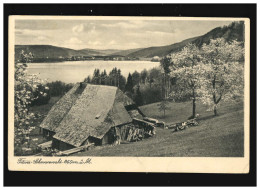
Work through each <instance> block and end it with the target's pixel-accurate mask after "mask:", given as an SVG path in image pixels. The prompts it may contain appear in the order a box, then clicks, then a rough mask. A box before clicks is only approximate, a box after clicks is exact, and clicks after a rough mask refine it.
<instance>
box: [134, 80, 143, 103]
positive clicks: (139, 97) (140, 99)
mask: <svg viewBox="0 0 260 190" xmlns="http://www.w3.org/2000/svg"><path fill="white" fill-rule="evenodd" d="M134 101H135V103H136V104H137V105H138V106H141V105H143V97H142V94H141V92H140V85H138V86H137V90H136V93H135V97H134Z"/></svg>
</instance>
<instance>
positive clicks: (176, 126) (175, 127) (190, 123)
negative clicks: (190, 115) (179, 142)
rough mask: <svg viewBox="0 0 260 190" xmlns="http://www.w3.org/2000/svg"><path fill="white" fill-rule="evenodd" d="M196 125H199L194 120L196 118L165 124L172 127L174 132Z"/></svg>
mask: <svg viewBox="0 0 260 190" xmlns="http://www.w3.org/2000/svg"><path fill="white" fill-rule="evenodd" d="M197 125H199V123H198V122H197V121H196V119H190V120H188V121H186V122H181V123H175V124H170V125H168V126H167V128H168V129H173V131H174V132H175V131H180V130H184V129H186V128H189V127H192V126H197Z"/></svg>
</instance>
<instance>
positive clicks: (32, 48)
mask: <svg viewBox="0 0 260 190" xmlns="http://www.w3.org/2000/svg"><path fill="white" fill-rule="evenodd" d="M22 50H24V51H25V53H29V52H31V53H32V54H33V56H34V58H36V59H38V58H47V57H48V59H56V58H59V57H60V56H62V57H71V56H83V55H85V54H86V53H85V52H81V51H77V50H73V49H69V48H63V47H57V46H51V45H16V46H15V59H19V56H20V55H19V54H20V52H21V51H22Z"/></svg>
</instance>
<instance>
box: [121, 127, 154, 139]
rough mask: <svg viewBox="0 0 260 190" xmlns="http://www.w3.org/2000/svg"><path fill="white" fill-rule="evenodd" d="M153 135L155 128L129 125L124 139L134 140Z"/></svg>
mask: <svg viewBox="0 0 260 190" xmlns="http://www.w3.org/2000/svg"><path fill="white" fill-rule="evenodd" d="M153 135H155V129H150V128H135V127H131V128H129V131H128V135H127V139H126V140H127V141H129V142H136V141H140V140H142V139H144V138H148V137H151V136H153Z"/></svg>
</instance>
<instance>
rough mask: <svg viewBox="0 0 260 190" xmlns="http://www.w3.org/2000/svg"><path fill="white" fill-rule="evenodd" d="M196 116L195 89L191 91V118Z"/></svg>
mask: <svg viewBox="0 0 260 190" xmlns="http://www.w3.org/2000/svg"><path fill="white" fill-rule="evenodd" d="M195 115H196V97H195V89H194V88H193V89H192V118H195Z"/></svg>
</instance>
